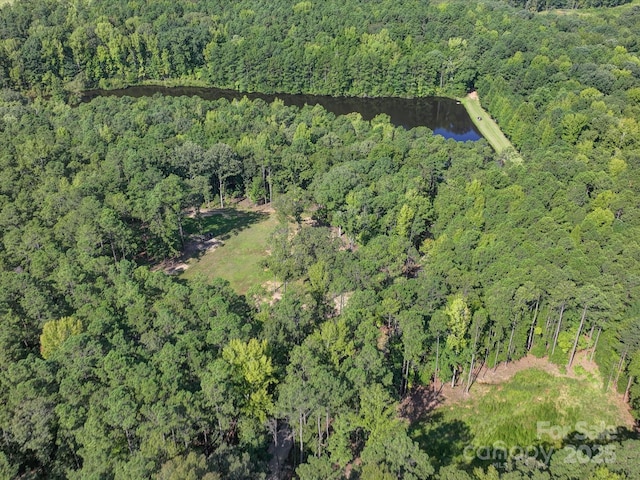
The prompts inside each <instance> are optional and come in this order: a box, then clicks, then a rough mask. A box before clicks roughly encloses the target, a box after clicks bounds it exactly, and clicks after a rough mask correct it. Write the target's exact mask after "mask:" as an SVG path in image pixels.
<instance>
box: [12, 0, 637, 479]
mask: <svg viewBox="0 0 640 480" xmlns="http://www.w3.org/2000/svg"><path fill="white" fill-rule="evenodd" d="M623 3H627V2H615V1H609V2H600V1H592V2H589V1H586V2H580V1H560V2H543V1H538V2H535V1H532V2H529V1H527V2H516V1H504V2H501V1H489V0H487V1H483V0H478V1H472V2H470V1H464V2H462V1H451V2H435V1H433V2H428V1H424V0H422V1H418V0H407V1H394V2H391V1H386V0H379V1H374V2H363V1H358V0H350V1H348V2H345V3H344V4H342V3H339V2H310V1H301V2H287V1H280V2H261V1H257V0H242V1H238V2H232V3H229V2H217V1H204V2H183V1H176V0H173V1H171V2H165V1H154V2H148V3H147V2H135V1H130V2H125V1H111V2H104V1H93V2H83V1H77V2H58V1H56V0H15V1H14V2H13V3H12V4H10V5H6V6H4V7H2V9H0V85H1V86H2V87H3V90H2V91H1V92H0V225H1V232H2V237H1V238H2V241H1V242H0V270H1V271H0V359H1V364H2V369H1V370H0V433H1V435H0V436H1V439H0V445H1V446H0V477H1V478H71V479H74V478H77V479H80V478H118V479H129V478H135V479H138V478H139V479H142V478H162V479H182V478H209V479H215V478H238V479H240V478H269V476H270V475H276V477H274V478H277V476H278V475H283V476H286V475H289V476H291V475H296V476H297V477H298V478H301V479H329V478H343V477H345V476H346V475H347V473H346V472H350V477H349V478H363V479H369V478H380V479H391V478H401V479H423V478H442V479H471V478H487V479H490V478H491V479H493V478H504V479H513V480H515V479H521V478H534V479H549V478H564V479H584V478H594V479H600V478H602V479H618V478H637V477H639V476H640V465H638V462H637V457H638V454H639V453H640V441H639V440H637V439H635V435H634V434H633V432H631V431H628V432H627V433H626V434H625V435H619V436H618V437H617V438H616V439H614V440H613V442H614V443H615V446H616V461H615V462H612V463H606V464H602V463H598V462H593V461H591V462H590V461H585V462H578V463H573V464H569V463H567V462H566V461H564V459H563V457H562V455H563V452H562V451H560V452H559V453H557V454H556V455H554V456H553V457H552V458H551V461H550V462H547V463H545V462H541V461H537V462H534V463H533V464H532V463H526V462H521V461H518V459H509V462H507V464H506V465H505V466H503V467H502V468H501V469H500V470H499V471H498V470H496V469H495V468H494V467H493V466H491V465H490V464H488V463H486V462H485V463H482V462H472V463H464V462H459V461H457V460H456V461H452V462H451V463H450V464H443V462H442V459H438V458H436V457H435V456H433V455H432V456H430V455H428V453H427V451H426V449H425V448H423V445H422V444H420V442H419V441H418V440H417V438H416V437H415V435H413V434H412V431H411V430H410V426H409V425H408V423H407V422H406V421H405V420H404V419H403V418H401V417H400V416H399V415H398V413H397V412H398V405H399V403H400V402H402V401H403V400H405V399H406V398H407V397H408V396H409V395H410V394H411V392H413V391H415V389H416V388H418V387H419V386H429V385H432V384H434V383H438V382H450V383H451V384H452V385H455V388H459V389H463V390H469V388H471V387H472V385H473V382H474V372H476V370H477V368H478V365H480V364H482V365H486V366H489V367H494V366H496V365H497V364H499V363H503V362H511V361H514V360H517V359H520V358H522V357H524V356H525V355H527V354H530V355H533V356H536V357H548V358H549V360H550V361H551V362H553V363H555V364H557V365H560V366H562V367H563V368H565V367H566V366H567V365H569V366H570V365H571V363H572V362H573V360H574V357H575V355H576V352H577V351H583V352H584V351H586V352H587V354H588V355H589V356H590V357H591V358H593V359H594V360H595V362H596V363H597V365H598V367H599V371H600V372H601V374H602V377H603V383H604V387H605V389H606V390H608V391H615V392H618V393H619V394H620V395H623V396H624V399H625V401H628V403H629V405H630V407H631V409H632V412H633V415H634V416H635V418H636V419H640V243H639V240H638V238H640V206H639V204H638V200H637V199H638V195H639V194H640V191H639V190H640V123H639V122H640V38H639V37H638V34H637V32H638V31H640V5H637V2H635V3H632V4H630V5H621V6H615V5H617V4H623ZM614 6H615V7H614ZM583 7H589V8H588V9H585V10H578V11H579V14H575V13H574V12H573V11H570V12H567V11H561V12H559V11H554V10H553V9H555V8H567V9H571V10H573V9H578V8H583ZM591 7H599V8H597V9H591ZM605 7H606V8H605ZM608 7H614V8H608ZM141 82H167V83H169V84H187V83H188V84H198V85H212V86H217V87H223V88H233V89H236V90H240V91H261V92H265V93H268V92H289V93H296V92H306V93H319V94H331V95H343V96H403V97H412V96H426V95H432V94H439V95H449V96H462V95H464V94H465V93H466V92H468V91H471V90H477V92H478V93H479V95H480V98H481V99H482V101H483V103H484V105H485V107H486V108H487V110H488V111H489V112H490V113H491V115H492V116H493V117H494V118H495V119H496V120H497V122H498V124H499V125H500V126H501V127H502V129H503V130H504V132H505V133H506V134H507V136H508V137H509V139H510V140H511V142H512V143H513V144H514V146H515V147H516V148H517V149H518V150H519V152H520V153H521V155H522V158H523V159H524V161H523V163H522V164H518V165H516V164H512V163H511V162H510V161H509V158H507V157H505V156H502V155H497V154H496V153H495V152H494V151H493V150H492V149H491V148H490V147H489V145H488V144H487V143H486V142H485V141H480V142H474V143H471V142H469V143H458V142H455V141H453V140H445V139H443V138H442V137H439V136H434V135H432V134H431V132H430V131H429V130H427V129H426V128H416V129H412V130H405V129H402V128H397V127H394V126H393V125H391V124H390V122H389V119H388V118H387V117H385V116H384V115H382V116H379V117H376V118H375V119H374V120H372V121H370V122H367V121H363V120H362V118H361V117H360V116H359V115H358V114H350V115H346V116H339V117H336V116H334V115H332V114H330V113H327V112H326V111H324V110H323V109H322V108H321V107H319V106H315V107H312V106H307V107H305V108H303V109H297V108H294V107H286V106H285V105H284V104H283V103H282V102H280V101H275V102H273V103H271V104H267V103H265V102H263V101H260V100H256V101H253V102H251V101H249V100H247V99H244V100H241V101H233V102H228V101H226V100H220V101H216V102H209V101H205V100H202V99H199V98H186V97H181V98H171V97H162V96H159V95H158V96H154V97H149V98H142V99H132V98H127V97H124V98H115V97H103V98H96V99H94V100H92V101H91V102H88V103H80V104H78V94H79V93H81V92H82V91H83V90H85V89H87V88H91V87H116V86H122V85H126V84H137V83H141ZM241 197H247V198H249V199H250V200H251V201H252V202H253V203H256V204H257V203H263V204H271V205H272V206H273V207H274V208H275V211H276V212H277V216H278V218H279V219H280V222H279V226H278V228H277V229H276V231H275V232H274V233H273V236H272V238H271V239H270V242H271V249H270V250H271V251H270V255H269V256H267V257H266V258H265V268H268V269H269V271H270V272H271V273H272V274H273V275H274V277H275V278H276V279H277V280H278V282H280V284H281V286H282V288H281V290H282V295H281V298H280V299H279V300H277V301H271V299H270V298H269V296H268V294H267V292H265V290H264V289H263V288H262V287H261V285H255V288H252V289H251V290H250V291H249V292H247V293H246V294H240V293H239V292H236V291H234V290H233V289H232V288H231V287H230V285H229V284H228V283H226V282H224V281H222V280H214V281H213V282H210V281H207V280H205V279H203V278H200V279H198V278H196V279H195V280H188V281H186V280H183V279H179V278H175V277H172V276H168V275H165V274H164V273H162V272H158V271H153V269H152V266H153V265H155V264H157V263H158V262H160V261H162V260H164V259H167V258H172V257H175V256H177V255H178V254H179V253H180V252H181V251H182V249H183V248H184V246H185V243H186V242H187V241H188V238H189V235H192V234H195V233H198V232H199V231H200V230H201V229H202V222H203V221H204V220H203V219H202V216H201V215H200V210H201V209H203V208H204V207H205V206H211V205H212V204H221V206H222V205H223V204H225V203H228V201H229V200H230V199H234V198H241ZM533 421H534V422H535V419H534V420H533ZM514 428H517V427H514ZM283 431H286V432H290V433H291V434H292V437H293V443H294V448H293V449H292V450H291V454H290V456H289V459H288V461H287V462H286V464H285V465H276V466H275V467H274V465H273V464H272V463H273V462H272V454H271V453H270V452H269V446H270V445H272V444H276V445H277V444H278V442H279V435H280V434H281V433H282V432H283ZM270 462H271V463H270ZM281 469H282V471H283V472H284V473H282V472H281Z"/></svg>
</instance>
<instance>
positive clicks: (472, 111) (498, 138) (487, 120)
mask: <svg viewBox="0 0 640 480" xmlns="http://www.w3.org/2000/svg"><path fill="white" fill-rule="evenodd" d="M460 102H461V103H462V105H464V108H466V109H467V113H468V114H469V116H470V117H471V120H472V121H473V123H474V125H475V126H476V127H477V128H478V130H480V133H481V134H482V136H484V138H486V139H487V142H489V145H491V146H492V147H493V149H494V150H495V151H496V153H498V154H500V155H505V156H506V158H507V159H508V160H509V161H511V162H512V163H515V164H521V163H522V157H521V156H520V154H519V153H518V152H517V150H516V149H515V148H514V146H513V145H512V144H511V142H510V141H509V139H508V138H507V137H505V135H504V133H502V130H500V127H499V126H498V124H497V123H496V122H495V121H494V120H493V119H492V118H491V116H490V115H489V114H488V113H487V112H486V111H485V109H484V108H482V105H480V100H479V99H478V98H477V96H472V95H471V94H470V95H467V96H466V97H464V98H463V99H461V100H460Z"/></svg>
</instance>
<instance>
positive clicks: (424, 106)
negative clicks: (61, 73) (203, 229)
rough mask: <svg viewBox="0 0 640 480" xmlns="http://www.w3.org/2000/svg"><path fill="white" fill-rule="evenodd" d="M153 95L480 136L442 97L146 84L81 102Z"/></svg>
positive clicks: (462, 137) (94, 93)
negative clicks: (385, 120)
mask: <svg viewBox="0 0 640 480" xmlns="http://www.w3.org/2000/svg"><path fill="white" fill-rule="evenodd" d="M155 94H162V95H167V96H173V97H179V96H190V97H193V96H197V97H200V98H203V99H205V100H219V99H221V98H224V99H226V100H229V101H231V100H240V99H242V98H243V97H247V98H248V99H249V100H255V99H261V100H264V101H265V102H267V103H271V102H273V101H274V100H275V99H276V98H279V99H281V100H282V101H283V102H284V104H285V105H287V106H295V107H298V108H302V107H304V106H305V105H321V106H322V107H323V108H324V109H325V110H327V111H328V112H331V113H333V114H334V115H346V114H348V113H353V112H357V113H359V114H360V115H361V116H362V118H363V119H364V120H371V119H373V118H374V117H376V116H377V115H380V114H386V115H389V118H390V121H391V123H392V124H393V125H395V126H397V127H404V128H406V129H411V128H415V127H427V128H429V129H431V130H432V131H433V132H434V133H435V134H437V135H442V136H443V137H445V138H452V139H454V140H456V141H476V140H480V139H481V138H482V135H481V134H480V132H479V131H478V129H477V128H476V127H475V125H474V124H473V122H472V121H471V118H469V114H468V113H467V111H466V109H465V108H464V106H463V105H461V104H460V102H458V101H456V100H453V99H451V98H445V97H421V98H399V97H383V98H368V97H330V96H326V95H302V94H297V95H294V94H285V93H277V94H263V93H242V92H236V91H234V90H223V89H219V88H213V87H163V86H159V85H153V86H151V85H145V86H135V87H128V88H123V89H119V90H90V91H87V92H84V93H83V95H82V98H81V101H83V102H88V101H91V100H92V99H94V98H96V97H104V96H115V97H124V96H128V97H134V98H140V97H150V96H153V95H155Z"/></svg>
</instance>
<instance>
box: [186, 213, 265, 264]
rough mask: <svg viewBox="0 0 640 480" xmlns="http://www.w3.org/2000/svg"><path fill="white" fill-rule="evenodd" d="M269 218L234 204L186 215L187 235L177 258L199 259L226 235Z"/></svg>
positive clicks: (222, 242) (235, 233) (233, 234)
mask: <svg viewBox="0 0 640 480" xmlns="http://www.w3.org/2000/svg"><path fill="white" fill-rule="evenodd" d="M268 218H269V214H268V213H264V212H256V211H246V210H236V209H233V208H221V209H216V210H211V211H208V212H204V213H203V214H201V215H199V216H194V217H188V218H186V219H185V222H184V231H185V234H186V235H187V239H186V240H185V245H184V248H183V250H182V252H181V254H180V256H179V258H178V259H177V261H178V262H186V261H187V260H190V259H193V258H195V259H199V258H200V257H202V256H203V255H205V254H206V253H207V252H208V251H210V250H212V249H214V248H217V247H218V246H221V245H223V244H224V242H225V241H226V240H228V239H229V238H231V237H233V236H235V235H238V234H239V233H240V232H242V231H243V230H246V229H248V228H250V227H251V226H252V225H255V224H257V223H260V222H262V221H264V220H266V219H268Z"/></svg>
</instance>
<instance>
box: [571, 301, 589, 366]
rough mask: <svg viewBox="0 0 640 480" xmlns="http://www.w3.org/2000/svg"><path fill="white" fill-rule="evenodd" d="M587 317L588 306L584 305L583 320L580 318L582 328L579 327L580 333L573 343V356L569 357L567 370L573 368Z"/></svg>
mask: <svg viewBox="0 0 640 480" xmlns="http://www.w3.org/2000/svg"><path fill="white" fill-rule="evenodd" d="M586 316H587V304H586V303H585V304H584V308H583V309H582V318H580V326H579V327H578V333H576V339H575V340H574V342H573V348H572V349H571V355H569V363H568V364H567V368H571V364H572V363H573V357H575V355H576V349H577V348H578V340H580V333H582V327H583V326H584V319H585V317H586Z"/></svg>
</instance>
